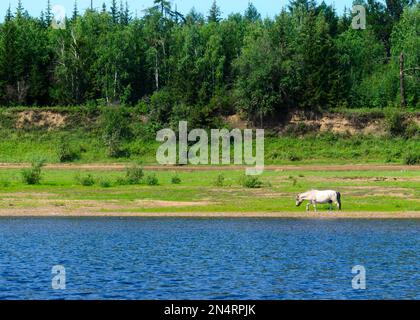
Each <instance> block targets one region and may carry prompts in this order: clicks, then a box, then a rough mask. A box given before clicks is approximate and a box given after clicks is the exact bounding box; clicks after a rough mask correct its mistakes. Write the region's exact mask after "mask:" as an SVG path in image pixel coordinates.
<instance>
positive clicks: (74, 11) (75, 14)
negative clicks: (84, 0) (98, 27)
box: [71, 0, 79, 21]
mask: <svg viewBox="0 0 420 320" xmlns="http://www.w3.org/2000/svg"><path fill="white" fill-rule="evenodd" d="M78 16H79V9H78V8H77V0H76V1H74V6H73V15H72V18H71V20H72V21H76V19H77V17H78Z"/></svg>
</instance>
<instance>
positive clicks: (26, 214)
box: [0, 209, 420, 219]
mask: <svg viewBox="0 0 420 320" xmlns="http://www.w3.org/2000/svg"><path fill="white" fill-rule="evenodd" d="M31 217H39V218H60V217H62V218H66V217H74V218H83V217H91V218H94V217H98V218H99V217H103V218H107V217H108V218H110V217H115V218H129V217H133V218H289V219H290V218H296V219H420V211H409V212H332V213H329V212H318V213H314V212H310V213H307V212H86V211H85V212H79V211H68V212H59V211H57V212H51V211H48V212H46V211H43V210H39V209H38V210H34V209H32V210H31V209H29V210H28V209H23V210H19V211H17V210H16V211H15V210H0V218H31Z"/></svg>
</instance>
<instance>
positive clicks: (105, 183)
mask: <svg viewBox="0 0 420 320" xmlns="http://www.w3.org/2000/svg"><path fill="white" fill-rule="evenodd" d="M99 185H100V186H101V187H102V188H110V187H111V182H110V181H109V180H107V179H104V178H102V179H100V180H99Z"/></svg>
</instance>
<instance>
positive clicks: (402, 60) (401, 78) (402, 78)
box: [400, 52, 407, 108]
mask: <svg viewBox="0 0 420 320" xmlns="http://www.w3.org/2000/svg"><path fill="white" fill-rule="evenodd" d="M400 95H401V107H402V108H405V107H406V105H407V104H406V101H405V88H404V53H403V52H401V54H400Z"/></svg>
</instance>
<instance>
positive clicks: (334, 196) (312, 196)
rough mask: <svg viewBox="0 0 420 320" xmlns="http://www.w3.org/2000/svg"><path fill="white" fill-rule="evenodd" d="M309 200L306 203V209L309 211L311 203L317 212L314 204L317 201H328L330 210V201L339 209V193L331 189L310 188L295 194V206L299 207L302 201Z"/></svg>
mask: <svg viewBox="0 0 420 320" xmlns="http://www.w3.org/2000/svg"><path fill="white" fill-rule="evenodd" d="M305 200H307V201H309V202H308V204H307V205H306V211H309V206H310V205H311V204H312V205H313V206H314V209H315V212H317V209H316V205H317V203H329V204H330V207H329V210H332V203H333V202H335V204H336V205H337V207H338V210H341V194H340V192H338V191H333V190H324V191H318V190H311V191H308V192H305V193H300V194H298V195H297V196H296V206H297V207H299V206H300V205H301V204H302V202H303V201H305Z"/></svg>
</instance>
